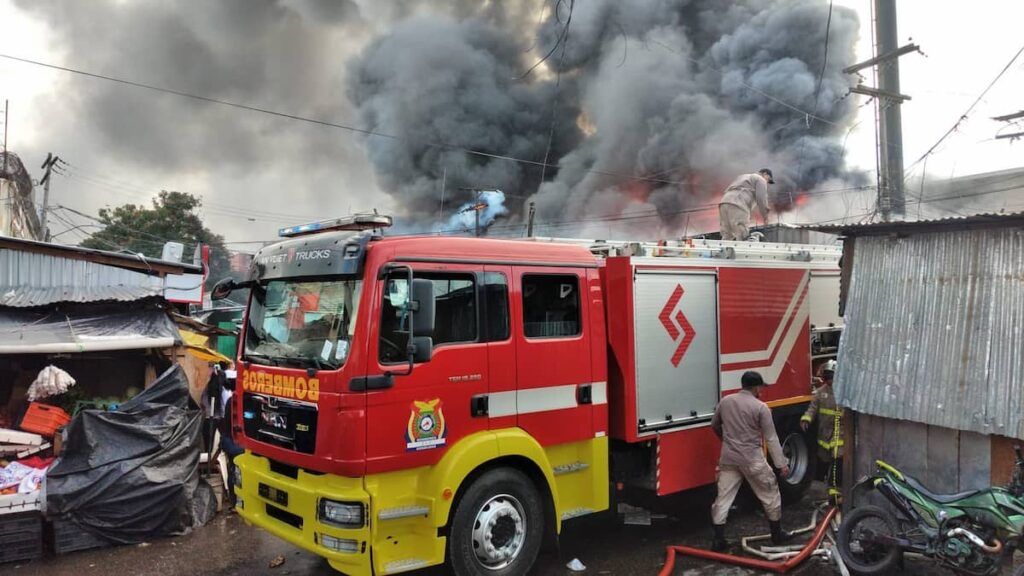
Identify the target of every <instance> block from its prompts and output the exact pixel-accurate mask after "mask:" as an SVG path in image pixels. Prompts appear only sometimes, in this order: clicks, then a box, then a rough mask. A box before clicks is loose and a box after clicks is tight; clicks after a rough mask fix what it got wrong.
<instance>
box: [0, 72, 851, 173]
mask: <svg viewBox="0 0 1024 576" xmlns="http://www.w3.org/2000/svg"><path fill="white" fill-rule="evenodd" d="M0 58H6V59H8V60H14V61H16V62H22V63H24V64H31V65H34V66H41V67H44V68H50V69H53V70H60V71H62V72H68V73H70V74H78V75H81V76H86V77H89V78H94V79H98V80H106V81H109V82H116V83H118V84H124V85H126V86H133V87H135V88H142V89H145V90H151V91H154V92H163V93H166V94H173V95H175V96H180V97H182V98H189V99H192V100H199V101H202V102H207V103H210V104H219V105H221V106H229V107H232V108H238V109H241V110H247V111H250V112H258V113H260V114H267V115H270V116H276V117H279V118H285V119H288V120H295V121H298V122H306V123H309V124H315V125H318V126H325V127H328V128H337V129H339V130H347V131H349V132H355V133H357V134H362V135H365V136H373V137H377V138H387V139H389V140H396V141H402V140H404V138H402V137H401V136H396V135H394V134H388V133H385V132H379V131H376V130H369V129H366V128H358V127H356V126H350V125H347V124H341V123H338V122H330V121H327V120H319V119H316V118H309V117H306V116H299V115H298V114H291V113H288V112H280V111H277V110H271V109H269V108H260V107H258V106H249V105H247V104H241V103H238V102H231V101H228V100H222V99H219V98H211V97H209V96H201V95H198V94H190V93H188V92H183V91H181V90H175V89H172V88H164V87H160V86H154V85H151V84H144V83H142V82H135V81H132V80H125V79H123V78H116V77H114V76H106V75H103V74H96V73H93V72H86V71H84V70H77V69H75V68H69V67H66V66H58V65H56V64H49V63H46V62H40V61H38V60H31V59H28V58H21V57H18V56H12V55H10V54H0ZM755 90H756V89H755ZM756 91H757V92H758V93H762V94H763V92H761V91H760V90H756ZM772 99H773V100H778V99H777V98H774V97H772ZM780 102H781V101H780ZM786 106H787V107H789V108H792V109H794V110H796V111H798V112H803V111H802V110H800V109H799V108H796V107H794V106H792V105H789V104H787V105H786ZM829 123H830V124H834V123H833V122H829ZM423 145H424V146H427V147H430V148H437V149H439V150H448V151H453V152H462V153H464V154H469V155H471V156H478V157H481V158H488V159H492V160H504V161H508V162H517V163H520V164H524V165H528V166H546V167H547V168H560V167H561V166H560V165H559V164H548V163H545V162H541V161H539V160H528V159H526V158H516V157H514V156H506V155H503V154H493V153H490V152H484V151H482V150H474V149H472V148H466V147H464V146H457V145H454V144H448V143H446V142H437V141H435V142H424V143H423ZM584 172H587V173H590V174H598V175H601V176H609V177H612V178H622V179H624V180H631V181H640V182H651V183H655V184H669V185H677V186H678V185H681V184H683V183H682V182H679V181H672V180H661V179H656V178H646V177H643V176H631V175H628V174H622V173H618V172H609V171H606V170H597V169H594V168H590V169H586V170H584Z"/></svg>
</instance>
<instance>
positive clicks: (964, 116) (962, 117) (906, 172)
mask: <svg viewBox="0 0 1024 576" xmlns="http://www.w3.org/2000/svg"><path fill="white" fill-rule="evenodd" d="M1022 52H1024V45H1022V46H1021V47H1020V49H1019V50H1017V53H1016V54H1014V55H1013V58H1010V61H1009V62H1007V63H1006V66H1003V69H1002V70H1000V71H999V74H996V77H995V78H993V79H992V81H991V82H989V84H988V86H986V87H985V89H984V90H982V92H981V94H979V95H978V97H977V98H976V99H975V100H974V102H972V103H971V105H970V106H969V107H968V108H967V111H965V112H964V113H963V114H961V115H960V117H959V118H957V121H956V122H954V123H953V126H952V127H951V128H950V129H949V130H947V131H946V133H945V134H943V135H942V136H941V137H939V140H938V141H937V142H935V144H932V147H931V148H929V149H928V151H927V152H925V153H924V154H922V155H921V157H920V158H918V159H917V160H915V161H914V163H913V164H911V165H910V166H908V167H907V169H906V170H904V172H903V179H904V180H906V179H907V176H908V175H909V174H910V171H911V170H913V169H914V167H915V166H917V165H918V164H919V163H921V161H922V160H924V159H925V158H927V157H928V156H930V155H931V153H932V152H934V151H935V149H936V148H938V147H939V145H940V144H942V143H943V142H944V141H945V140H946V138H948V137H949V135H950V134H952V133H953V132H954V131H956V129H957V128H959V127H960V124H962V123H963V122H964V121H965V120H967V117H968V115H969V114H970V113H971V112H972V111H973V110H974V107H975V106H977V105H978V103H979V102H981V100H982V98H984V97H985V95H986V94H988V91H989V90H991V89H992V87H993V86H995V85H996V82H999V79H1000V78H1002V77H1003V74H1005V73H1006V71H1007V70H1009V69H1010V67H1011V66H1013V63H1014V62H1016V61H1017V58H1018V57H1020V55H1021V53H1022Z"/></svg>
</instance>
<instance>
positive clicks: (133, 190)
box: [54, 164, 318, 222]
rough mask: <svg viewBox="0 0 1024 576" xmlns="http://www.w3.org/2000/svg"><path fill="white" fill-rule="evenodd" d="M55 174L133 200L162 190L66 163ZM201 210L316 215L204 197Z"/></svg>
mask: <svg viewBox="0 0 1024 576" xmlns="http://www.w3.org/2000/svg"><path fill="white" fill-rule="evenodd" d="M54 171H55V172H56V173H57V174H60V175H61V176H63V177H65V178H68V179H71V180H75V181H77V182H79V183H82V184H86V185H89V186H93V187H96V188H99V189H103V190H106V191H108V192H111V193H114V194H119V195H121V196H124V197H126V198H131V199H134V200H142V196H145V199H146V200H151V199H153V198H154V197H156V195H157V194H158V193H159V192H162V191H164V190H157V189H155V188H154V189H145V188H141V187H138V186H134V185H130V184H126V183H120V182H123V181H118V180H113V179H110V178H107V177H103V176H90V175H88V174H86V173H84V171H82V170H81V169H80V168H78V167H77V166H74V165H71V164H68V165H66V166H64V167H62V168H60V169H54ZM93 174H95V173H93ZM201 202H202V210H203V211H204V212H209V213H212V214H214V215H218V216H225V217H230V218H240V219H246V220H255V219H257V218H258V219H263V220H271V221H275V222H282V221H288V220H315V219H317V218H318V217H317V216H308V215H307V216H299V215H295V214H282V213H280V212H271V211H267V210H256V209H250V208H238V207H232V206H230V205H227V204H219V203H216V202H210V201H207V200H205V199H201Z"/></svg>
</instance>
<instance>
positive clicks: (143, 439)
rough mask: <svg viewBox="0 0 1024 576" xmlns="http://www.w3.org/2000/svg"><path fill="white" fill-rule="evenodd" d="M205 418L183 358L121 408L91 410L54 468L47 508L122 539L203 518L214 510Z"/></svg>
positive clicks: (173, 529) (179, 528)
mask: <svg viewBox="0 0 1024 576" xmlns="http://www.w3.org/2000/svg"><path fill="white" fill-rule="evenodd" d="M201 425H202V414H201V412H200V410H199V408H198V407H197V406H196V405H195V403H194V402H193V401H192V398H191V397H190V396H189V387H188V380H187V378H186V377H185V372H184V371H183V370H182V369H181V367H180V366H178V365H174V366H172V367H171V368H169V369H168V370H167V371H166V372H164V373H163V374H162V375H161V376H160V378H158V379H157V381H156V382H154V383H153V385H152V386H151V387H150V388H149V389H147V390H146V391H144V392H142V393H141V394H139V395H138V396H136V397H135V398H132V399H131V400H129V401H128V402H125V403H124V404H122V405H121V406H120V407H119V408H118V409H117V410H116V411H111V412H104V411H101V410H83V411H82V412H81V413H79V414H78V415H77V416H76V417H75V418H74V419H73V420H72V421H71V423H70V424H69V425H68V428H67V431H66V436H67V442H66V443H65V445H64V449H63V452H62V453H61V456H60V457H59V458H58V459H57V461H56V462H55V463H54V465H53V466H52V467H51V468H50V470H49V471H48V472H47V474H46V492H47V515H48V516H51V517H61V518H64V519H68V520H71V521H73V522H75V523H76V524H78V525H79V526H81V527H82V528H83V529H85V530H88V531H89V532H91V533H93V534H95V535H97V536H101V537H103V538H105V539H107V540H110V541H112V542H118V543H122V544H132V543H138V542H143V541H146V540H149V539H151V538H154V537H160V536H172V535H178V534H183V533H185V532H187V531H188V530H189V529H190V528H192V527H193V526H198V525H201V524H202V523H204V522H205V521H206V520H208V517H209V515H210V514H209V512H208V510H207V509H208V508H209V504H207V503H204V502H205V501H206V500H207V498H206V497H204V496H203V495H202V494H201V489H200V479H199V451H200V440H199V433H200V428H201ZM197 491H200V494H199V496H200V497H199V499H198V500H199V502H195V501H194V500H195V499H196V496H197ZM214 506H216V503H214Z"/></svg>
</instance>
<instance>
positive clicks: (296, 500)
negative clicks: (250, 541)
mask: <svg viewBox="0 0 1024 576" xmlns="http://www.w3.org/2000/svg"><path fill="white" fill-rule="evenodd" d="M235 464H236V465H237V466H238V469H239V473H240V475H241V478H242V487H241V488H240V489H236V494H237V495H238V496H239V497H241V498H242V502H243V505H242V506H241V507H240V508H239V509H238V514H239V515H240V516H242V518H243V519H245V520H246V521H247V522H249V523H251V524H253V525H255V526H258V527H259V528H262V529H263V530H266V531H267V532H270V533H271V534H273V535H275V536H277V537H278V538H281V539H283V540H287V541H288V542H291V543H292V544H294V545H296V546H298V547H300V548H303V549H305V550H308V551H310V552H313V553H314V554H317V555H319V556H322V557H324V558H326V559H327V560H328V561H329V562H330V563H331V565H332V566H334V567H335V568H336V569H338V570H341V571H343V572H345V573H346V574H349V575H350V576H369V575H370V574H371V570H370V550H369V541H370V528H369V526H365V525H364V526H363V527H362V528H354V529H345V528H338V527H334V526H331V525H328V524H322V523H320V522H319V521H318V520H317V506H318V502H319V499H320V498H329V499H331V500H336V501H339V502H361V503H363V505H364V506H368V505H369V495H368V494H367V493H366V491H365V490H363V481H362V479H361V478H344V477H341V476H333V475H330V474H323V475H317V474H308V473H306V472H305V471H303V470H301V469H299V470H298V474H297V478H290V477H288V476H284V475H281V474H276V473H274V472H271V471H270V461H269V460H267V459H266V458H263V457H261V456H256V455H254V454H252V453H251V452H246V453H245V454H243V455H241V456H239V457H237V458H235ZM260 484H263V485H265V486H267V487H269V488H272V489H274V490H280V491H283V492H285V493H287V495H288V503H287V505H282V504H281V503H279V502H277V501H275V500H272V499H269V498H265V497H263V496H260V494H259V485H260ZM282 518H284V519H282ZM296 524H297V525H296ZM325 534H326V535H327V536H331V537H334V538H341V539H345V540H354V541H356V542H357V543H358V550H357V551H355V552H337V551H334V550H331V549H329V548H326V547H324V546H323V545H322V544H321V542H322V536H323V535H325Z"/></svg>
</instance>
